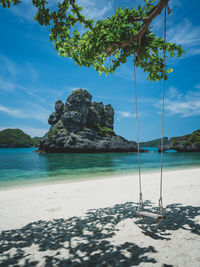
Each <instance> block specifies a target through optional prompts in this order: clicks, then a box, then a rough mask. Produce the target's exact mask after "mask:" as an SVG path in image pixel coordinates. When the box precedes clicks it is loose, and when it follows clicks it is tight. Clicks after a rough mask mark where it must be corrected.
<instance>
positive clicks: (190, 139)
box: [170, 129, 200, 147]
mask: <svg viewBox="0 0 200 267" xmlns="http://www.w3.org/2000/svg"><path fill="white" fill-rule="evenodd" d="M170 142H171V143H172V144H173V145H174V146H176V145H180V144H183V145H184V146H185V147H187V146H189V145H194V146H195V147H200V129H199V130H197V131H194V132H193V133H192V134H187V135H183V136H179V137H172V138H171V139H170Z"/></svg>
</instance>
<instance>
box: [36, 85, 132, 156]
mask: <svg viewBox="0 0 200 267" xmlns="http://www.w3.org/2000/svg"><path fill="white" fill-rule="evenodd" d="M48 123H49V124H50V125H51V127H50V129H49V131H48V132H47V134H46V135H45V137H44V138H43V140H42V141H41V142H40V146H39V150H38V152H46V153H76V152H77V153H89V152H91V153H96V152H136V151H137V146H136V143H135V142H133V141H128V140H126V139H125V138H123V137H121V136H119V135H117V134H116V133H115V132H114V130H113V124H114V109H113V107H112V106H111V105H105V106H104V104H103V103H102V102H100V103H97V102H92V96H91V95H90V94H89V93H88V92H87V91H86V90H83V89H78V90H75V91H73V92H72V93H71V95H69V97H68V98H67V101H66V103H65V104H64V103H62V101H60V100H58V101H57V102H56V103H55V111H54V112H53V113H52V114H51V115H50V116H49V120H48Z"/></svg>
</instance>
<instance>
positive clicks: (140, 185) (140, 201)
mask: <svg viewBox="0 0 200 267" xmlns="http://www.w3.org/2000/svg"><path fill="white" fill-rule="evenodd" d="M167 10H168V14H169V13H170V9H169V7H168V6H165V13H164V49H163V97H162V135H161V166H160V197H159V201H158V212H157V216H159V215H160V218H161V220H162V218H163V217H164V216H163V201H162V192H163V152H164V151H163V150H164V149H163V147H164V108H165V62H166V25H167ZM133 61H134V87H135V107H136V129H137V152H138V175H139V191H140V192H139V204H138V214H139V213H140V210H141V207H142V206H143V195H142V179H141V168H140V143H139V127H138V104H137V86H136V68H135V60H133Z"/></svg>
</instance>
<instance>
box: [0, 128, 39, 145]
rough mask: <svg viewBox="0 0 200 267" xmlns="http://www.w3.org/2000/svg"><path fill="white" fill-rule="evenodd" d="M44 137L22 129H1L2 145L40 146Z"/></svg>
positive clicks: (0, 141)
mask: <svg viewBox="0 0 200 267" xmlns="http://www.w3.org/2000/svg"><path fill="white" fill-rule="evenodd" d="M41 139H42V138H40V137H34V138H31V137H30V135H28V134H25V133H24V132H23V131H22V130H20V129H5V130H3V131H0V147H38V146H39V143H40V141H41Z"/></svg>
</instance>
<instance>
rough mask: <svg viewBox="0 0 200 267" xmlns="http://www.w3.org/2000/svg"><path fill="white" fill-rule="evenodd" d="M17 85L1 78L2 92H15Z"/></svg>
mask: <svg viewBox="0 0 200 267" xmlns="http://www.w3.org/2000/svg"><path fill="white" fill-rule="evenodd" d="M16 87H17V85H16V83H13V82H10V81H8V80H7V79H5V78H3V77H0V90H4V91H7V92H13V91H14V90H15V89H16Z"/></svg>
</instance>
